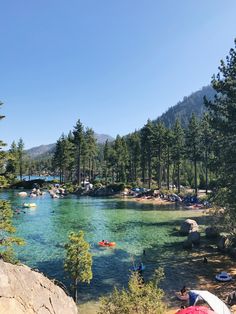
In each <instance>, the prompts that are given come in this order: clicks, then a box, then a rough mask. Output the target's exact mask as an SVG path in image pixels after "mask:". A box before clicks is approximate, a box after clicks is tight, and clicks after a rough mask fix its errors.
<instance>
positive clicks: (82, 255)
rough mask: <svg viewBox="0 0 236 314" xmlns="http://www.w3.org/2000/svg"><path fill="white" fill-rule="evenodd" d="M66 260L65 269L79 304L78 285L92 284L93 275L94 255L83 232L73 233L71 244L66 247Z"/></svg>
mask: <svg viewBox="0 0 236 314" xmlns="http://www.w3.org/2000/svg"><path fill="white" fill-rule="evenodd" d="M65 248H66V259H65V263H64V268H65V270H66V272H67V273H68V274H69V276H70V278H71V279H72V283H73V298H74V300H75V301H76V302H77V285H78V283H79V282H83V283H88V284H89V283H90V281H91V279H92V278H93V274H92V255H91V253H90V252H89V249H90V245H89V243H87V242H86V241H85V239H84V233H83V231H79V232H78V233H75V232H71V233H70V235H69V242H68V243H67V244H66V245H65Z"/></svg>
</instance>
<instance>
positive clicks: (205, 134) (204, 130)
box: [201, 113, 213, 194]
mask: <svg viewBox="0 0 236 314" xmlns="http://www.w3.org/2000/svg"><path fill="white" fill-rule="evenodd" d="M209 119H210V117H209V113H205V114H204V116H203V118H202V120H201V144H202V151H203V153H204V156H203V163H204V167H205V187H206V194H207V193H208V184H209V178H208V177H209V176H208V174H209V157H210V154H211V151H212V145H213V134H212V128H211V127H210V124H209Z"/></svg>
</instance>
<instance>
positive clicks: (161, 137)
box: [153, 122, 165, 188]
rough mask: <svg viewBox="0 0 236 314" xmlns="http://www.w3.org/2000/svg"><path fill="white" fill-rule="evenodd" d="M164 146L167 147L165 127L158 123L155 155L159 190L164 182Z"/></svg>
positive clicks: (155, 136)
mask: <svg viewBox="0 0 236 314" xmlns="http://www.w3.org/2000/svg"><path fill="white" fill-rule="evenodd" d="M164 146H165V127H164V124H163V123H162V122H158V123H157V125H156V126H155V127H154V139H153V148H154V153H153V154H154V155H155V156H156V164H157V183H158V187H159V188H161V182H162V166H163V153H164Z"/></svg>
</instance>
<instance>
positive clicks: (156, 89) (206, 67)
mask: <svg viewBox="0 0 236 314" xmlns="http://www.w3.org/2000/svg"><path fill="white" fill-rule="evenodd" d="M0 12H1V18H0V38H1V41H0V42H1V45H0V100H1V101H2V102H4V106H3V107H2V110H1V114H5V115H6V119H4V120H2V121H1V122H0V138H1V139H3V140H4V141H5V142H7V143H8V144H10V143H11V142H12V141H13V140H18V139H19V137H22V138H23V140H24V142H25V145H26V148H30V147H33V146H37V145H39V144H48V143H53V142H55V141H56V140H57V139H58V137H59V136H60V135H61V134H62V132H65V133H67V132H68V131H69V130H70V129H72V128H73V126H74V125H75V123H76V121H77V120H78V118H80V119H81V121H82V123H83V124H84V125H85V126H89V127H92V128H93V129H94V130H95V131H96V132H97V133H106V134H110V135H112V136H116V135H117V134H120V135H124V134H127V133H129V132H131V131H133V130H134V129H139V128H141V127H142V126H143V125H144V123H145V122H146V121H147V119H148V118H151V119H154V118H156V117H157V116H159V115H160V114H161V113H163V112H164V111H166V110H167V109H168V108H169V107H170V106H172V105H175V104H176V103H177V102H178V101H179V100H181V99H182V98H183V97H184V96H186V95H189V94H190V93H192V92H194V91H196V90H198V89H199V88H201V87H202V86H203V85H207V84H209V82H210V79H211V76H212V74H213V73H216V72H217V67H218V65H219V61H220V59H222V58H225V56H226V55H227V54H228V51H229V49H230V48H231V47H233V40H234V38H235V37H236V20H235V12H236V1H235V0H227V1H222V0H198V1H196V0H178V1H177V0H69V1H68V0H40V1H36V0H21V1H19V0H7V1H1V2H0Z"/></svg>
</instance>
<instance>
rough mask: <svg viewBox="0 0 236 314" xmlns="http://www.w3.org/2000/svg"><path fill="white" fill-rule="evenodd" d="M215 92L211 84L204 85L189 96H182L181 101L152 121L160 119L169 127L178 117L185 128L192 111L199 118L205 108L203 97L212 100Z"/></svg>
mask: <svg viewBox="0 0 236 314" xmlns="http://www.w3.org/2000/svg"><path fill="white" fill-rule="evenodd" d="M215 94H216V92H215V90H214V89H213V88H212V87H211V86H209V85H208V86H204V87H203V88H202V89H201V90H198V91H196V92H194V93H192V94H191V95H190V96H187V97H184V98H183V100H182V101H180V102H178V103H177V104H176V105H175V106H173V107H170V108H169V109H168V110H167V111H166V112H165V113H163V114H162V115H161V116H160V117H158V118H157V119H156V120H154V121H153V122H158V121H162V122H163V123H164V124H165V126H166V127H168V128H170V127H172V125H173V124H174V123H175V120H176V118H177V117H178V118H179V120H180V123H181V125H182V126H183V127H184V128H186V127H187V126H188V121H189V119H190V117H191V115H192V113H195V115H196V116H197V117H198V118H200V117H201V116H202V115H203V113H204V112H205V111H206V110H207V109H206V107H205V105H204V100H203V97H204V96H206V98H207V99H208V100H212V99H213V98H214V96H215Z"/></svg>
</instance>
